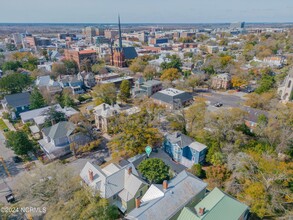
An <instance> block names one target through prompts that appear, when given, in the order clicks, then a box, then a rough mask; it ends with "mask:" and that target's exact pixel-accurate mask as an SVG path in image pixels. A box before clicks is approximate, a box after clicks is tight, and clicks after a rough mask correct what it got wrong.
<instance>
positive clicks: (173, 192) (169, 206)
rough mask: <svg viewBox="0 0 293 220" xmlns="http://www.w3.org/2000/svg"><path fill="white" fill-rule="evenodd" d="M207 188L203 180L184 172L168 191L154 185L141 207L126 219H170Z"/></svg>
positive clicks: (169, 186)
mask: <svg viewBox="0 0 293 220" xmlns="http://www.w3.org/2000/svg"><path fill="white" fill-rule="evenodd" d="M206 186H207V184H206V183H205V182H203V181H202V180H200V179H198V178H197V177H195V176H193V175H192V174H190V173H188V172H186V171H182V172H181V173H179V174H178V175H177V176H176V177H174V178H173V179H172V180H170V181H169V183H168V188H167V189H166V190H164V189H163V188H162V185H158V184H152V185H151V187H150V188H149V189H148V191H147V192H146V193H145V195H144V196H143V197H142V199H141V205H140V207H139V208H135V209H134V210H132V211H131V212H130V213H129V214H128V215H127V216H126V219H139V220H149V219H152V220H167V219H170V218H171V217H173V216H174V215H175V214H176V213H178V212H179V211H180V210H181V209H182V208H183V207H184V206H185V205H186V204H188V203H189V202H190V201H191V200H192V199H193V198H194V197H195V196H196V195H198V194H199V193H201V192H203V191H205V189H206ZM158 213H159V214H158Z"/></svg>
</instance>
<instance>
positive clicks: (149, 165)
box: [138, 158, 170, 184]
mask: <svg viewBox="0 0 293 220" xmlns="http://www.w3.org/2000/svg"><path fill="white" fill-rule="evenodd" d="M138 170H139V172H141V174H142V175H143V176H144V177H145V178H146V179H147V180H148V181H149V183H152V184H153V183H155V184H161V183H162V182H163V181H164V180H168V179H169V170H170V168H169V167H168V166H167V165H166V164H165V163H164V162H163V161H162V160H161V159H158V158H150V159H146V160H143V161H142V162H141V163H140V164H139V165H138Z"/></svg>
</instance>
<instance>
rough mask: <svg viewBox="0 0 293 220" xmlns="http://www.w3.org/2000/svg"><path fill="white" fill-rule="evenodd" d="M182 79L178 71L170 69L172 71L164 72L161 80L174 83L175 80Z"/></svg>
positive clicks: (166, 70)
mask: <svg viewBox="0 0 293 220" xmlns="http://www.w3.org/2000/svg"><path fill="white" fill-rule="evenodd" d="M180 77H181V74H180V73H179V71H178V69H176V68H170V69H165V70H164V71H163V74H162V76H161V80H163V81H165V80H166V81H170V82H173V81H174V80H176V79H179V78H180Z"/></svg>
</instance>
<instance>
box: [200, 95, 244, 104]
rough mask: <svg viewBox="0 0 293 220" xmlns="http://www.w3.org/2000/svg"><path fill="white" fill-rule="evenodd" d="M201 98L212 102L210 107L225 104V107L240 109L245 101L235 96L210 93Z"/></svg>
mask: <svg viewBox="0 0 293 220" xmlns="http://www.w3.org/2000/svg"><path fill="white" fill-rule="evenodd" d="M199 96H202V97H204V98H205V99H207V100H208V101H209V102H210V105H214V104H216V103H218V102H221V103H223V107H240V106H242V104H243V102H244V99H242V98H241V97H239V96H236V95H233V94H231V95H230V94H225V95H224V94H220V93H215V92H212V93H208V94H205V93H204V94H200V95H199Z"/></svg>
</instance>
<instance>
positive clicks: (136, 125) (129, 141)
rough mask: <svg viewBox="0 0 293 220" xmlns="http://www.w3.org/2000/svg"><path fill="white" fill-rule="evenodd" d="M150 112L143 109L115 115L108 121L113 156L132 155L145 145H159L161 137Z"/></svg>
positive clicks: (109, 144) (142, 149)
mask: <svg viewBox="0 0 293 220" xmlns="http://www.w3.org/2000/svg"><path fill="white" fill-rule="evenodd" d="M152 117H153V116H151V114H150V113H148V112H147V111H146V110H145V109H143V110H141V112H139V113H137V114H133V115H129V116H127V115H123V114H121V115H120V117H115V118H114V119H113V120H112V121H111V122H110V123H109V132H110V133H112V134H114V136H113V139H112V140H111V141H110V142H109V143H108V146H109V147H110V149H111V151H112V152H113V155H114V156H129V157H131V156H134V155H136V154H140V153H142V152H144V149H145V147H146V146H147V145H150V146H152V147H156V146H159V145H160V144H161V143H162V141H163V139H162V135H161V134H160V132H159V130H158V129H157V128H155V127H154V126H153V121H152Z"/></svg>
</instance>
